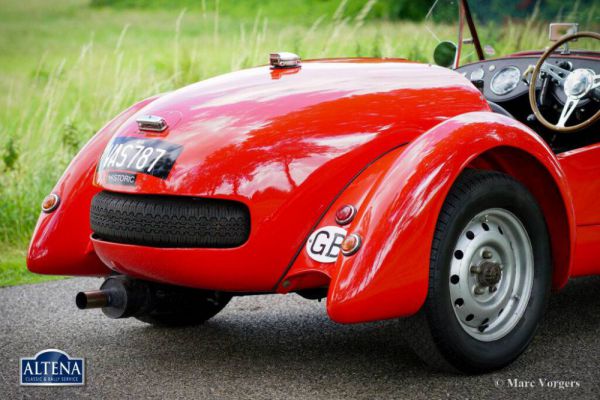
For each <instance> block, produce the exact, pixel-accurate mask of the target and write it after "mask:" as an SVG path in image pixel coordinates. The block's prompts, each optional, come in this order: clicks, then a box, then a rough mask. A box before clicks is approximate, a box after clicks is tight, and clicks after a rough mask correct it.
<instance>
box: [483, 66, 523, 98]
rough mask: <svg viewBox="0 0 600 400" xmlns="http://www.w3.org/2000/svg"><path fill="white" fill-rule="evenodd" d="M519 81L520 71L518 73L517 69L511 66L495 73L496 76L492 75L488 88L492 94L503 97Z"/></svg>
mask: <svg viewBox="0 0 600 400" xmlns="http://www.w3.org/2000/svg"><path fill="white" fill-rule="evenodd" d="M520 80H521V71H519V68H517V67H513V66H510V67H505V68H502V69H501V70H500V71H498V72H496V75H494V77H493V78H492V81H491V82H490V87H491V89H492V92H494V93H495V94H497V95H498V96H503V95H505V94H507V93H510V92H511V91H512V90H513V89H514V88H516V87H517V85H518V84H519V81H520Z"/></svg>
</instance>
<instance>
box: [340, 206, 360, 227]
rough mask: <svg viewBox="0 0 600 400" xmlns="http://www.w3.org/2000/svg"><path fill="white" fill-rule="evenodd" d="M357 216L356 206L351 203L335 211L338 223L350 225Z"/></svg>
mask: <svg viewBox="0 0 600 400" xmlns="http://www.w3.org/2000/svg"><path fill="white" fill-rule="evenodd" d="M355 216H356V208H355V207H354V206H351V205H350V204H346V205H344V206H341V207H340V208H339V209H338V210H337V211H336V213H335V222H337V223H338V225H348V224H349V223H350V222H352V220H353V219H354V217H355Z"/></svg>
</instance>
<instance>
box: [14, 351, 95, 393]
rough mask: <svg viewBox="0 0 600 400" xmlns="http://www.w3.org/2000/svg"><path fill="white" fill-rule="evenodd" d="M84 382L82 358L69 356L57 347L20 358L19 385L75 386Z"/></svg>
mask: <svg viewBox="0 0 600 400" xmlns="http://www.w3.org/2000/svg"><path fill="white" fill-rule="evenodd" d="M84 383H85V363H84V360H83V358H71V357H69V355H68V354H67V353H65V352H64V351H61V350H57V349H47V350H42V351H40V352H39V353H37V354H36V355H35V357H33V358H26V357H23V358H21V385H30V386H76V385H83V384H84Z"/></svg>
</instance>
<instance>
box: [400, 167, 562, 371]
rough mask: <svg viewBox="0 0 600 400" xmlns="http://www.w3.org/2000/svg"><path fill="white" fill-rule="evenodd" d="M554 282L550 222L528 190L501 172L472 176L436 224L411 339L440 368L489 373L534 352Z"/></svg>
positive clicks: (455, 190)
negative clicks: (424, 296) (532, 346)
mask: <svg viewBox="0 0 600 400" xmlns="http://www.w3.org/2000/svg"><path fill="white" fill-rule="evenodd" d="M551 278H552V265H551V255H550V242H549V236H548V231H547V228H546V224H545V220H544V216H543V214H542V212H541V210H540V207H539V206H538V204H537V202H536V200H535V198H534V197H533V195H532V194H531V193H530V192H529V191H528V190H527V188H526V187H525V186H523V185H522V184H521V183H519V182H517V181H516V180H514V179H513V178H511V177H510V176H508V175H505V174H501V173H498V172H489V171H479V170H467V171H465V172H464V173H463V174H462V175H461V176H460V177H459V179H458V180H457V181H456V182H455V184H454V185H453V187H452V189H451V191H450V193H449V194H448V197H447V199H446V201H445V203H444V205H443V208H442V211H441V213H440V216H439V218H438V222H437V226H436V231H435V235H434V239H433V245H432V249H431V259H430V274H429V290H428V294H427V299H426V301H425V304H424V306H423V308H422V309H421V311H420V312H419V313H418V314H417V315H416V316H414V317H412V318H410V319H409V324H410V325H412V327H411V332H407V333H408V335H407V336H406V337H407V339H408V342H409V344H411V345H412V347H413V349H414V350H415V352H416V353H417V354H418V355H420V356H421V357H422V358H423V359H424V360H425V361H426V362H427V363H428V364H430V365H431V366H433V367H434V368H436V369H442V370H447V371H454V372H462V373H484V372H488V371H492V370H496V369H499V368H502V367H504V366H506V365H507V364H509V363H511V362H512V361H514V360H515V359H516V358H517V357H518V356H519V355H520V354H521V353H522V352H523V351H524V350H525V349H526V348H527V346H528V345H529V343H530V342H531V340H532V338H533V336H534V334H535V332H536V329H537V327H538V325H539V323H540V320H541V319H542V315H543V313H544V310H545V307H546V305H547V302H548V296H549V293H550V285H551Z"/></svg>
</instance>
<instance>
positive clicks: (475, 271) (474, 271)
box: [471, 265, 481, 274]
mask: <svg viewBox="0 0 600 400" xmlns="http://www.w3.org/2000/svg"><path fill="white" fill-rule="evenodd" d="M480 272H481V268H479V265H472V266H471V273H472V274H478V273H480Z"/></svg>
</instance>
